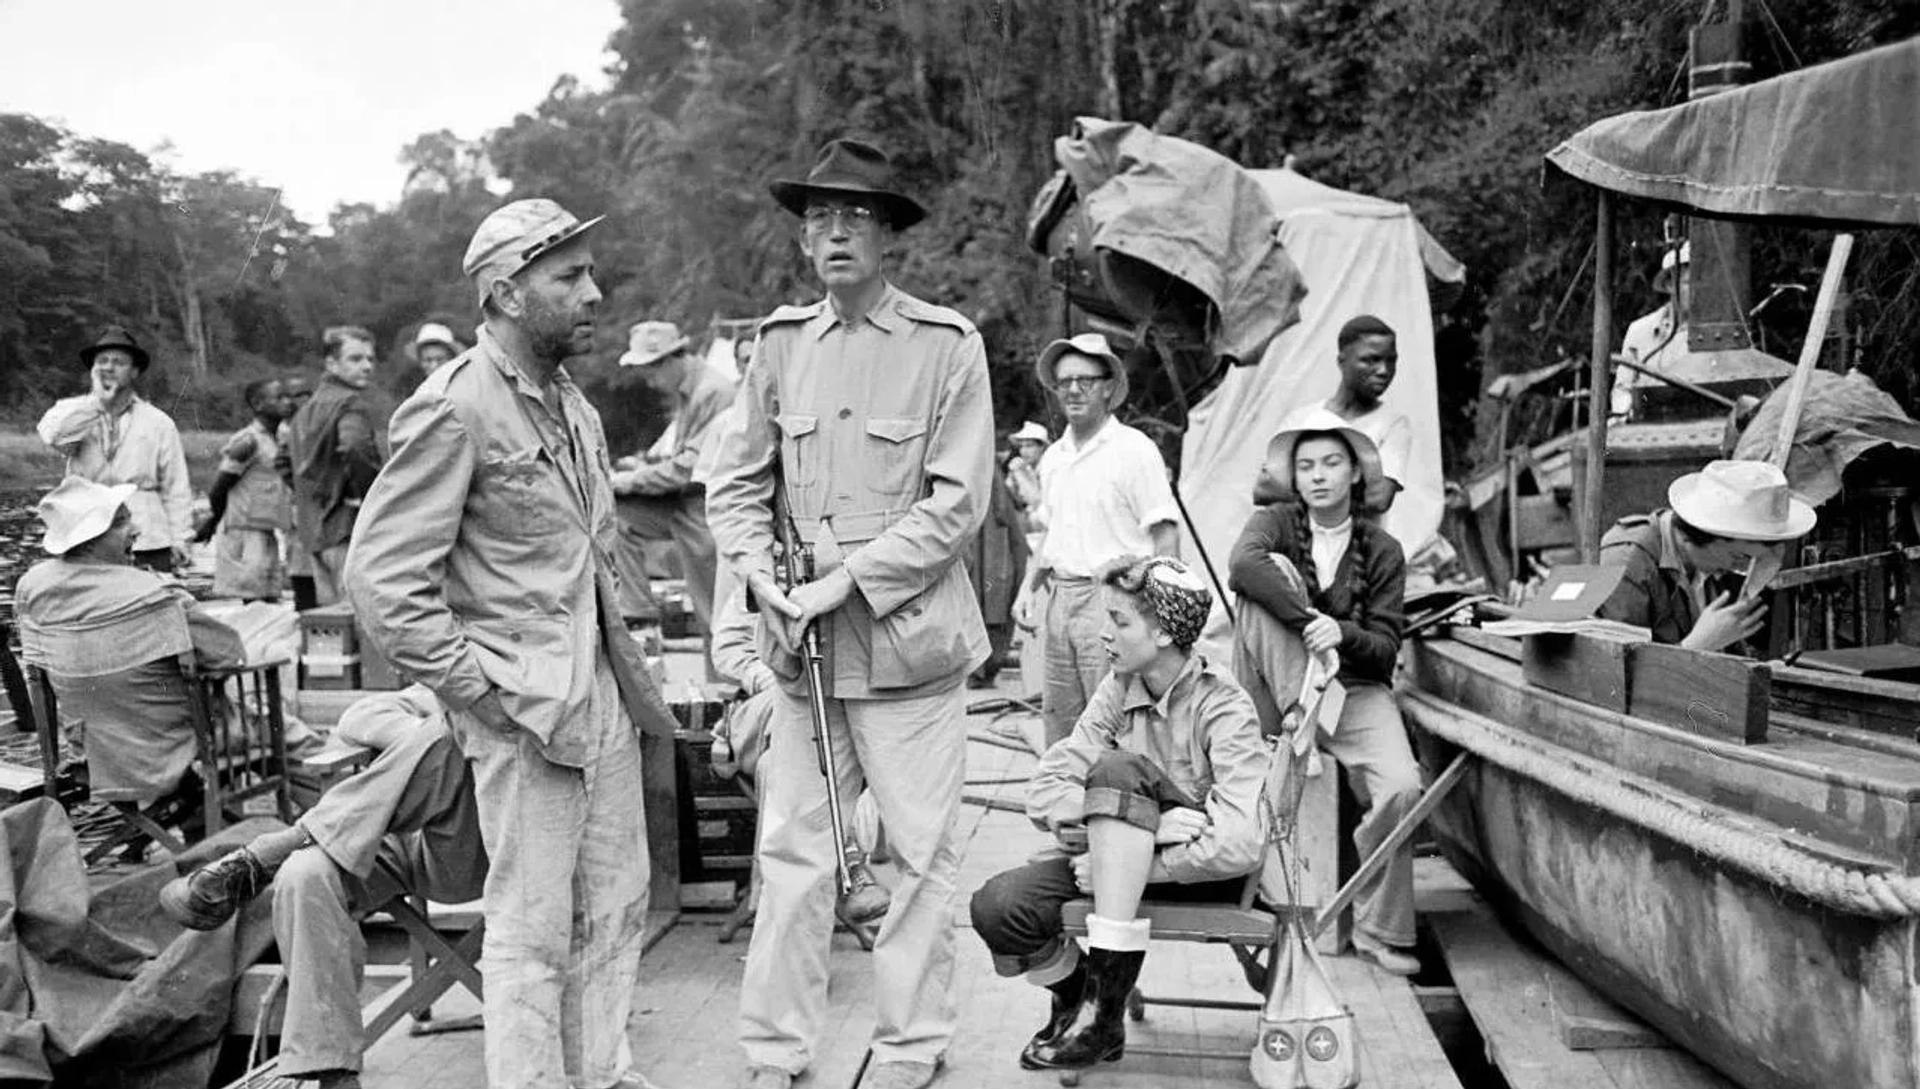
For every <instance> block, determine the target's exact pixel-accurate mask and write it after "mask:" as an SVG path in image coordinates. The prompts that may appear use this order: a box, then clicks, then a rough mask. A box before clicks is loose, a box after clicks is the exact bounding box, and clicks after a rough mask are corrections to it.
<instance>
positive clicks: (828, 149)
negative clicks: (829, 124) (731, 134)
mask: <svg viewBox="0 0 1920 1089" xmlns="http://www.w3.org/2000/svg"><path fill="white" fill-rule="evenodd" d="M767 191H768V192H770V193H772V194H773V199H774V200H777V201H779V202H780V207H782V208H785V209H786V210H787V211H789V212H792V213H793V214H794V215H797V216H804V215H806V214H807V201H808V200H809V199H810V198H811V197H813V196H814V195H815V194H819V195H821V196H829V197H866V198H868V199H870V200H872V201H874V202H875V203H877V204H878V205H880V210H881V211H882V212H883V213H884V214H885V215H886V217H887V224H888V225H889V226H891V227H892V228H893V229H894V230H896V231H900V230H905V229H907V228H908V227H911V226H913V225H914V224H915V223H918V222H920V221H921V220H923V219H925V218H927V210H926V209H925V208H923V207H921V205H920V202H919V201H917V200H914V199H913V198H912V197H909V196H907V195H906V194H904V193H902V192H900V191H899V190H898V189H895V188H894V181H893V160H892V159H889V158H888V157H887V153H886V152H884V151H881V150H880V149H879V148H877V147H874V146H873V145H872V144H869V143H864V142H862V141H859V140H829V141H827V145H826V146H825V147H823V148H821V149H820V157H819V158H818V159H816V160H815V161H814V164H813V169H812V170H809V171H807V179H806V180H805V181H794V180H792V179H791V178H783V179H781V180H779V181H776V182H774V183H773V184H772V185H769V186H767Z"/></svg>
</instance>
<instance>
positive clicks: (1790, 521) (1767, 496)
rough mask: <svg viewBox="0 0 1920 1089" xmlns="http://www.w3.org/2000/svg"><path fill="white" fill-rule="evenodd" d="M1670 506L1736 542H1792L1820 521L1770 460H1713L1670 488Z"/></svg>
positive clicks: (1697, 524) (1695, 524)
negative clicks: (1797, 496) (1796, 496)
mask: <svg viewBox="0 0 1920 1089" xmlns="http://www.w3.org/2000/svg"><path fill="white" fill-rule="evenodd" d="M1667 505H1668V506H1670V507H1672V508H1673V513H1675V514H1677V515H1679V516H1680V520H1681V521H1683V522H1685V523H1687V524H1688V525H1690V526H1692V527H1693V528H1695V529H1698V530H1701V531H1703V532H1706V533H1711V534H1713V535H1714V536H1715V537H1729V538H1732V539H1733V540H1736V541H1791V540H1793V539H1795V538H1797V537H1804V536H1806V535H1807V532H1808V531H1809V530H1811V529H1812V528H1813V524H1814V522H1815V521H1816V520H1817V516H1816V515H1815V514H1814V512H1813V507H1811V506H1809V505H1808V504H1807V503H1806V502H1805V501H1804V500H1801V499H1796V498H1794V495H1793V491H1792V489H1790V488H1788V487H1787V476H1786V474H1785V473H1782V472H1781V471H1780V468H1779V466H1777V465H1774V464H1772V463H1771V462H1765V461H1710V462H1708V463H1707V467H1706V468H1704V469H1702V470H1700V471H1699V472H1697V473H1688V474H1687V475H1685V476H1683V477H1681V478H1680V479H1678V480H1676V481H1674V482H1673V483H1672V484H1669V485H1668V486H1667Z"/></svg>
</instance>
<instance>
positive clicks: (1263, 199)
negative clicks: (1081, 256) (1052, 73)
mask: <svg viewBox="0 0 1920 1089" xmlns="http://www.w3.org/2000/svg"><path fill="white" fill-rule="evenodd" d="M1053 153H1054V158H1055V159H1056V160H1058V161H1059V163H1060V166H1061V168H1062V169H1063V170H1065V171H1066V172H1067V176H1068V177H1069V178H1071V179H1072V180H1073V187H1074V189H1075V191H1077V192H1078V193H1079V194H1080V201H1081V203H1082V205H1083V206H1084V207H1085V209H1086V214H1087V218H1088V219H1089V220H1090V221H1091V222H1092V223H1093V227H1094V230H1093V238H1092V243H1093V246H1094V248H1096V249H1105V250H1111V251H1113V252H1115V253H1120V254H1124V255H1126V256H1128V257H1132V258H1135V259H1138V260H1140V261H1144V262H1146V263H1147V264H1149V265H1152V266H1154V267H1155V268H1158V269H1161V270H1162V271H1165V272H1168V273H1171V274H1173V275H1174V276H1177V277H1179V278H1180V279H1182V280H1184V281H1186V282H1187V283H1189V284H1192V285H1193V286H1194V287H1195V288H1198V289H1199V291H1200V293H1201V294H1203V295H1205V296H1206V297H1207V299H1208V300H1209V301H1211V302H1212V303H1213V305H1214V308H1215V309H1216V310H1218V311H1219V314H1220V328H1219V331H1218V332H1217V334H1216V335H1214V337H1213V338H1212V343H1211V347H1212V349H1213V352H1214V354H1215V355H1221V356H1232V357H1233V358H1235V359H1258V358H1260V354H1261V352H1262V350H1263V349H1264V348H1265V347H1266V345H1267V344H1268V342H1270V341H1271V340H1272V339H1273V337H1274V334H1276V333H1278V332H1279V331H1280V330H1282V329H1285V328H1286V327H1287V326H1288V325H1290V324H1292V322H1293V320H1294V303H1295V302H1296V300H1297V299H1298V298H1299V295H1300V274H1299V270H1298V269H1296V268H1295V267H1294V264H1293V262H1292V261H1290V260H1288V257H1287V254H1286V252H1285V251H1284V250H1283V249H1282V248H1281V246H1280V244H1279V243H1278V242H1277V241H1276V240H1275V238H1274V227H1275V223H1276V220H1275V218H1274V209H1273V207H1272V205H1271V204H1270V203H1269V202H1268V199H1267V193H1266V191H1265V188H1264V187H1263V186H1261V185H1260V184H1259V183H1258V182H1256V181H1255V180H1254V178H1253V175H1252V172H1250V171H1247V170H1245V169H1243V168H1241V166H1240V165H1239V164H1238V163H1235V162H1234V161H1233V160H1232V159H1229V158H1227V157H1226V156H1224V155H1221V154H1219V153H1218V152H1215V151H1210V150H1208V149H1207V148H1204V147H1201V146H1200V145H1198V144H1194V143H1189V142H1187V141H1185V140H1181V139H1177V138H1175V137H1171V136H1161V135H1159V134H1157V133H1155V132H1153V131H1152V130H1151V129H1148V128H1146V127H1144V126H1141V125H1137V124H1134V123H1132V122H1115V121H1102V120H1100V119H1099V118H1095V117H1082V118H1080V119H1079V120H1078V121H1077V122H1076V123H1075V125H1074V131H1073V135H1071V136H1062V137H1060V138H1059V139H1058V140H1055V141H1054V152H1053Z"/></svg>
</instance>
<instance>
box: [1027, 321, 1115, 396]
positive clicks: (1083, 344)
mask: <svg viewBox="0 0 1920 1089" xmlns="http://www.w3.org/2000/svg"><path fill="white" fill-rule="evenodd" d="M1068 352H1072V353H1073V354H1075V355H1084V356H1086V357H1088V358H1089V359H1098V360H1101V361H1102V362H1104V363H1106V365H1107V375H1108V377H1110V378H1111V379H1112V380H1113V400H1112V401H1111V402H1109V407H1111V408H1119V407H1120V406H1121V405H1123V404H1125V403H1126V401H1127V368H1126V367H1124V366H1122V365H1121V363H1120V357H1119V356H1118V355H1115V354H1114V351H1113V346H1112V345H1110V344H1108V343H1107V338H1106V337H1104V336H1101V335H1100V334H1099V333H1081V334H1080V335H1079V336H1077V337H1068V338H1067V339H1065V340H1056V341H1054V342H1053V343H1051V344H1049V345H1047V346H1046V348H1045V349H1043V350H1042V351H1041V352H1040V358H1039V359H1038V360H1036V361H1035V362H1034V364H1033V374H1034V377H1035V378H1038V379H1039V380H1040V385H1041V387H1042V388H1043V389H1049V390H1050V389H1052V388H1053V384H1054V380H1055V378H1056V375H1057V372H1056V371H1055V370H1054V368H1055V367H1056V366H1058V365H1059V363H1060V357H1061V356H1063V355H1066V354H1067V353H1068Z"/></svg>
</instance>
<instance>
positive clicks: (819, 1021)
mask: <svg viewBox="0 0 1920 1089" xmlns="http://www.w3.org/2000/svg"><path fill="white" fill-rule="evenodd" d="M955 683H956V687H955V688H954V689H953V690H951V691H948V692H943V693H940V694H938V695H932V696H920V697H916V698H912V699H898V700H874V699H858V700H829V701H827V708H828V721H829V726H830V733H831V735H832V741H833V755H834V764H835V766H836V771H837V775H838V778H839V783H840V791H841V793H840V796H841V799H842V804H843V805H844V806H845V807H846V816H847V818H848V820H849V822H851V820H852V818H853V807H854V805H853V800H854V799H855V798H857V797H858V796H859V794H860V790H861V788H862V786H863V785H864V786H865V787H866V788H867V789H868V790H869V791H871V792H872V795H873V800H874V802H875V804H876V805H877V807H878V809H879V812H880V822H881V823H882V824H883V825H884V826H885V828H886V836H887V845H888V849H889V850H890V851H891V853H892V857H893V859H894V861H895V862H896V863H897V864H898V866H899V872H900V875H901V876H900V880H899V883H898V884H897V885H895V886H894V888H893V907H892V909H891V910H889V911H888V912H887V915H886V918H885V919H883V920H882V921H881V924H880V930H879V933H878V934H877V935H875V937H874V943H873V972H874V1007H875V1009H874V1014H875V1016H874V1029H873V1061H874V1062H876V1063H882V1062H902V1061H904V1062H924V1063H931V1062H934V1061H935V1060H937V1059H938V1058H940V1057H941V1056H942V1055H944V1054H945V1053H946V1050H947V1047H948V1045H949V1044H950V1043H951V1042H952V1040H953V1032H954V1023H955V1019H956V1016H957V1013H956V1009H955V1000H954V994H953V956H954V951H953V947H954V931H953V895H954V877H955V874H956V872H957V871H958V870H959V863H960V853H959V845H958V843H957V842H956V839H955V831H954V824H955V822H956V820H957V819H958V817H959V814H960V788H961V784H962V782H963V781H964V780H965V778H966V722H965V692H964V689H962V688H960V687H959V686H958V684H959V678H957V677H956V678H955ZM775 699H776V700H777V704H776V710H775V712H774V718H773V726H772V729H773V735H774V736H773V740H772V741H771V743H770V744H769V745H768V746H767V752H766V755H765V756H764V757H762V758H761V759H762V764H761V767H762V771H761V774H760V783H761V788H762V791H763V795H762V798H761V805H760V843H759V860H760V881H761V885H760V908H759V911H758V913H756V914H755V916H754V922H753V942H752V944H751V945H750V946H749V947H748V950H747V967H746V975H745V978H744V980H743V981H742V984H741V988H740V1043H741V1046H742V1047H743V1048H744V1049H745V1051H746V1053H747V1060H748V1062H750V1063H753V1064H755V1065H764V1066H772V1067H778V1068H779V1069H782V1070H785V1071H787V1072H789V1073H792V1074H799V1073H800V1072H801V1071H802V1070H804V1069H806V1067H807V1064H808V1063H809V1062H810V1061H811V1060H812V1058H813V1054H814V1051H815V1045H816V1044H817V1042H818V1041H819V1039H820V1034H821V1032H822V1031H823V1030H824V1028H825V1025H826V1014H827V978H828V964H827V960H828V946H829V944H830V942H831V940H832V937H833V927H834V915H833V904H834V897H835V894H836V888H835V881H836V878H835V872H836V863H837V860H838V853H839V852H838V847H837V846H836V845H835V844H834V842H833V828H832V824H831V822H830V819H829V817H828V815H827V790H826V779H825V778H824V777H823V776H822V775H821V774H820V768H819V764H818V763H817V761H816V759H815V756H814V746H813V736H812V730H813V726H812V718H811V712H810V710H809V709H808V703H807V701H806V699H805V698H804V697H802V696H797V695H793V694H792V693H789V692H786V691H784V690H781V691H778V692H777V694H776V696H775Z"/></svg>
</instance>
